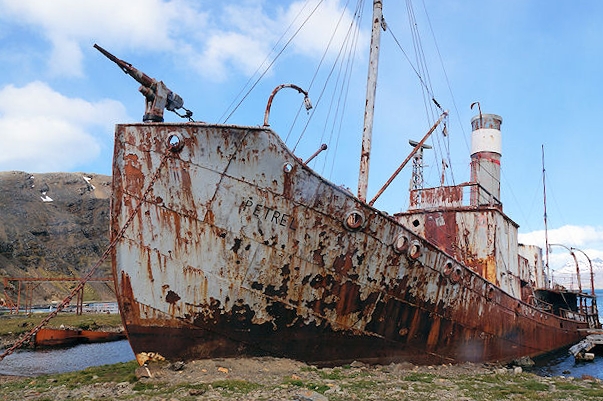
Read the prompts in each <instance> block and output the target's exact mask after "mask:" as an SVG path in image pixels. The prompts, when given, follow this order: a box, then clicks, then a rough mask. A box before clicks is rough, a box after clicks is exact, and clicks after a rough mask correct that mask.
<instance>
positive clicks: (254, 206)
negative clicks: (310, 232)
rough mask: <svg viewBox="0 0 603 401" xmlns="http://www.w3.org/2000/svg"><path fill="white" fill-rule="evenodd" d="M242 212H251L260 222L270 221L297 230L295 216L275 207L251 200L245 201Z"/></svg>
mask: <svg viewBox="0 0 603 401" xmlns="http://www.w3.org/2000/svg"><path fill="white" fill-rule="evenodd" d="M242 206H243V207H242V210H246V211H249V212H251V214H252V215H253V216H255V217H257V218H258V219H260V220H266V221H270V222H271V223H272V224H274V225H279V226H283V227H288V228H289V229H291V230H295V229H296V228H297V224H295V219H294V218H293V216H291V215H290V214H287V213H283V212H282V211H279V210H277V209H276V208H274V207H270V206H266V205H262V204H259V203H256V202H254V201H253V200H252V199H251V198H250V199H246V200H244V201H243V205H242Z"/></svg>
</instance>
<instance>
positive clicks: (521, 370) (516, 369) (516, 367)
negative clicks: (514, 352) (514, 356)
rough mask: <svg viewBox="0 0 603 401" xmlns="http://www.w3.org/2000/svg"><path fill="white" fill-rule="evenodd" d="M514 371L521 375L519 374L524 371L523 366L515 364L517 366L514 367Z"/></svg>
mask: <svg viewBox="0 0 603 401" xmlns="http://www.w3.org/2000/svg"><path fill="white" fill-rule="evenodd" d="M513 373H515V374H516V375H519V374H521V373H523V368H522V367H521V366H515V368H513Z"/></svg>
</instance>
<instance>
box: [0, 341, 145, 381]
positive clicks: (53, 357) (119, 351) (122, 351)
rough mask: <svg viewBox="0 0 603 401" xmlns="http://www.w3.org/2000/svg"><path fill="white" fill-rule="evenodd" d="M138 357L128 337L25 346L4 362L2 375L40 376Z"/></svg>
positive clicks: (0, 369)
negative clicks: (63, 345)
mask: <svg viewBox="0 0 603 401" xmlns="http://www.w3.org/2000/svg"><path fill="white" fill-rule="evenodd" d="M132 360H134V353H133V352H132V348H130V344H129V343H128V340H121V341H113V342H106V343H94V344H79V345H76V346H73V347H68V348H47V349H43V350H40V349H38V350H32V349H24V350H18V351H16V352H15V353H13V354H11V355H8V356H7V357H5V358H4V359H3V360H2V361H0V375H10V376H39V375H46V374H56V373H66V372H75V371H78V370H82V369H86V368H88V367H91V366H101V365H112V364H114V363H119V362H128V361H132Z"/></svg>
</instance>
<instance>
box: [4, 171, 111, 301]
mask: <svg viewBox="0 0 603 401" xmlns="http://www.w3.org/2000/svg"><path fill="white" fill-rule="evenodd" d="M110 194H111V177H109V176H103V175H98V174H83V173H47V174H30V173H25V172H18V171H10V172H0V277H7V276H8V277H82V276H83V275H85V274H86V273H87V272H88V271H89V269H90V268H91V267H92V266H93V265H94V264H95V263H96V262H97V261H98V259H99V258H100V256H101V255H102V253H103V252H104V251H105V249H106V248H107V247H108V245H109V238H108V236H109V197H110ZM110 275H111V269H110V263H109V261H106V262H105V263H104V264H103V265H102V267H101V268H100V269H99V271H98V273H97V274H96V276H98V277H103V276H105V277H106V276H110ZM74 286H75V283H73V282H70V283H69V282H67V283H63V282H54V283H52V284H41V285H39V286H37V287H36V288H35V290H34V302H36V301H37V302H40V301H51V300H61V299H63V298H64V296H65V295H67V294H68V292H69V289H70V288H72V287H74ZM5 290H6V292H7V295H8V296H9V297H11V298H13V295H14V292H15V291H16V288H14V286H9V287H8V288H7V289H5ZM11 292H12V293H13V294H12V295H11ZM2 297H4V295H2ZM85 297H86V298H87V299H99V300H101V299H102V300H104V299H111V298H112V297H114V295H113V293H112V288H111V285H107V284H101V283H96V284H91V285H89V286H87V288H86V296H85Z"/></svg>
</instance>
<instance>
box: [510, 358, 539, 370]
mask: <svg viewBox="0 0 603 401" xmlns="http://www.w3.org/2000/svg"><path fill="white" fill-rule="evenodd" d="M513 365H515V366H521V367H523V368H531V367H532V366H534V365H535V363H534V361H533V360H532V358H530V357H529V356H524V357H521V358H519V359H515V360H514V361H513Z"/></svg>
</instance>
